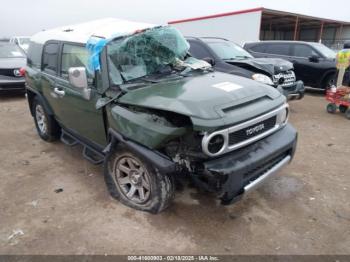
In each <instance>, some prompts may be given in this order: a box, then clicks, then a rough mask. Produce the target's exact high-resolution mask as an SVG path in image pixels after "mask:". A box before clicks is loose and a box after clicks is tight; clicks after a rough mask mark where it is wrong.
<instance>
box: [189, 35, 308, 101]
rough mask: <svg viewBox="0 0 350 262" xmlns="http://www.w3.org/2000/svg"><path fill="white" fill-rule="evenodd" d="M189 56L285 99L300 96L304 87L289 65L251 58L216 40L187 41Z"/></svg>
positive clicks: (245, 52) (222, 41) (231, 44)
mask: <svg viewBox="0 0 350 262" xmlns="http://www.w3.org/2000/svg"><path fill="white" fill-rule="evenodd" d="M187 41H188V42H189V43H190V46H191V47H190V54H191V55H192V56H194V57H195V58H198V59H203V60H205V61H207V62H209V63H210V64H211V65H212V66H213V67H214V68H215V69H216V70H217V71H220V72H225V73H230V74H233V75H239V76H243V77H246V78H250V79H253V80H256V81H258V82H261V83H263V84H267V85H270V86H273V87H275V88H277V89H278V90H279V91H280V92H281V93H282V94H283V95H285V96H286V97H287V98H289V99H301V98H302V97H303V96H304V90H305V88H304V83H303V82H302V81H296V78H295V74H294V71H293V64H292V63H291V62H289V61H287V60H284V59H280V58H254V57H253V56H252V55H251V54H249V53H248V52H247V51H246V50H244V49H243V48H242V47H240V46H239V45H237V44H235V43H233V42H231V41H229V40H227V39H223V38H218V37H200V38H199V37H187Z"/></svg>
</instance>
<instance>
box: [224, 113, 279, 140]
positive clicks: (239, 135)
mask: <svg viewBox="0 0 350 262" xmlns="http://www.w3.org/2000/svg"><path fill="white" fill-rule="evenodd" d="M275 125H276V116H273V117H271V118H268V119H266V120H264V121H261V122H259V123H256V124H254V125H251V126H248V127H246V128H243V129H241V130H238V131H236V132H232V133H230V134H229V145H234V144H237V143H240V142H243V141H245V140H247V139H250V138H252V137H255V136H257V135H260V134H262V133H265V132H266V131H268V130H270V129H272V128H274V127H275Z"/></svg>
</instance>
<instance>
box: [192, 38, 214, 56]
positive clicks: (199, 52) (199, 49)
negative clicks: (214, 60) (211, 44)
mask: <svg viewBox="0 0 350 262" xmlns="http://www.w3.org/2000/svg"><path fill="white" fill-rule="evenodd" d="M189 43H190V50H189V52H190V54H191V55H192V56H194V57H195V58H198V59H203V58H206V57H211V55H210V54H209V52H208V51H207V50H206V49H205V48H204V47H203V46H202V45H201V44H198V43H196V42H192V41H189Z"/></svg>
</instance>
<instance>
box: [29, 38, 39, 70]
mask: <svg viewBox="0 0 350 262" xmlns="http://www.w3.org/2000/svg"><path fill="white" fill-rule="evenodd" d="M42 48H43V46H42V45H41V44H38V43H35V42H30V43H29V48H28V54H27V63H28V65H29V66H34V67H37V68H40V66H41V53H42Z"/></svg>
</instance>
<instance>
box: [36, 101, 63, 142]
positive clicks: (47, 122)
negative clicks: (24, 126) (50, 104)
mask: <svg viewBox="0 0 350 262" xmlns="http://www.w3.org/2000/svg"><path fill="white" fill-rule="evenodd" d="M32 106H33V109H32V110H33V111H32V112H33V117H34V123H35V127H36V130H37V132H38V135H39V136H40V137H41V138H42V139H43V140H45V141H47V142H52V141H55V140H57V139H58V137H59V133H60V127H59V125H58V124H57V122H56V120H55V119H54V118H53V117H52V116H51V115H49V114H48V112H47V110H46V108H45V106H44V105H43V103H42V102H41V101H40V100H39V99H38V98H37V97H35V98H34V101H33V104H32Z"/></svg>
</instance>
